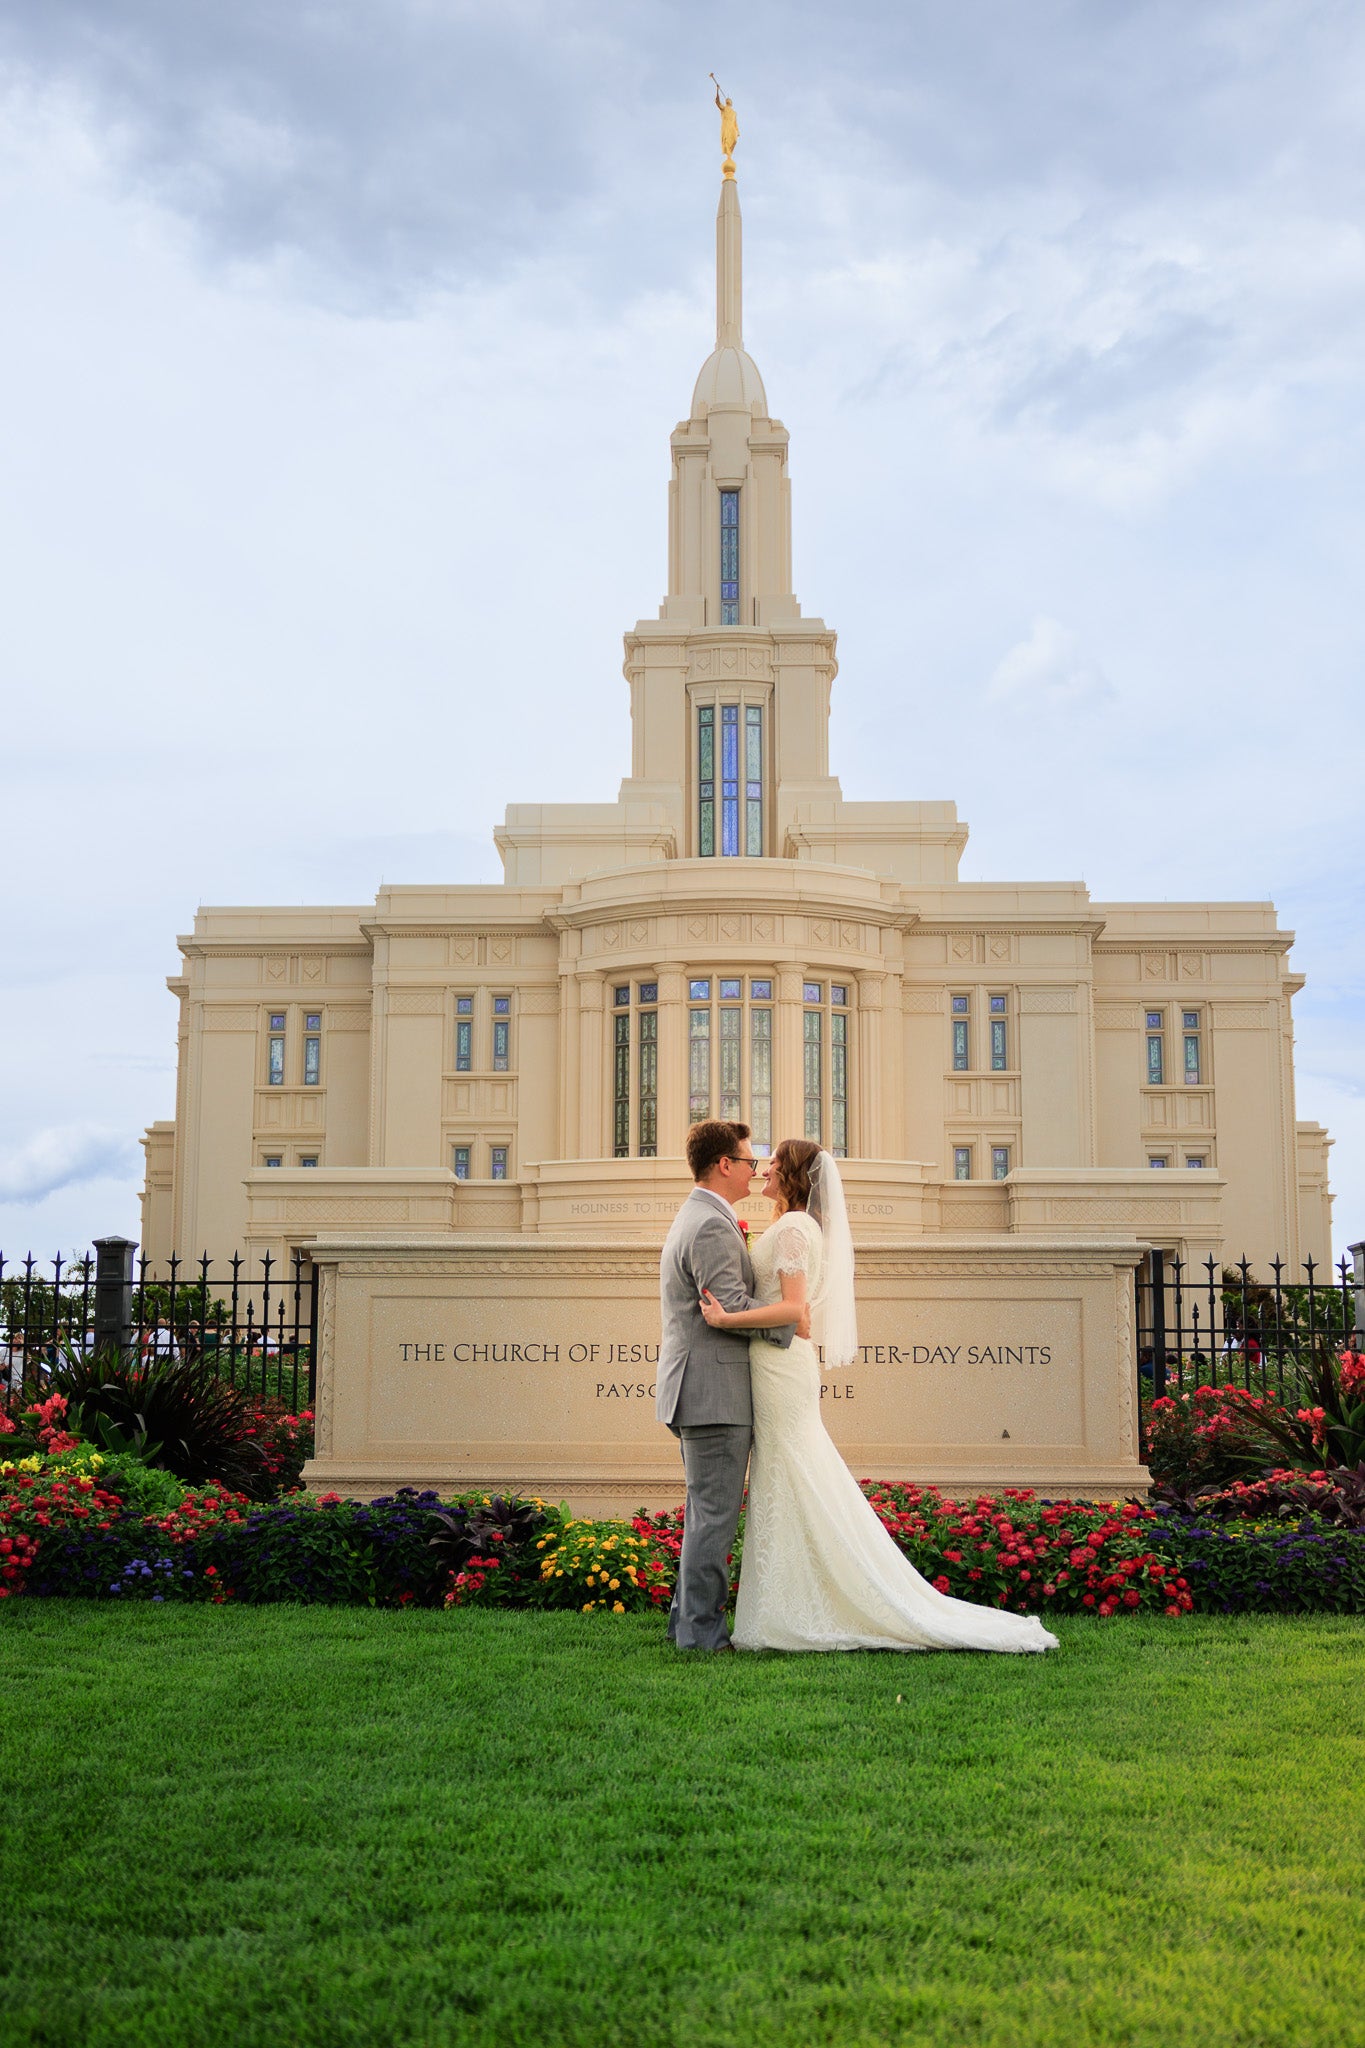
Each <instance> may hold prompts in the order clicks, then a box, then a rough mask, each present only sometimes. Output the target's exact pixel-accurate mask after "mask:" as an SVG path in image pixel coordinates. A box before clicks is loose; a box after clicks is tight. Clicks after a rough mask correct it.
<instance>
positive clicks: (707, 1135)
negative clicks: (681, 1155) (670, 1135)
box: [687, 1117, 749, 1180]
mask: <svg viewBox="0 0 1365 2048" xmlns="http://www.w3.org/2000/svg"><path fill="white" fill-rule="evenodd" d="M748 1135H749V1126H748V1125H747V1124H723V1123H721V1122H720V1121H719V1120H718V1119H717V1118H715V1117H710V1118H708V1119H707V1121H706V1122H705V1123H703V1124H693V1126H692V1128H691V1130H690V1131H689V1132H688V1134H687V1163H688V1165H689V1166H690V1167H691V1169H692V1178H693V1180H705V1178H706V1176H707V1174H708V1173H709V1172H710V1171H711V1168H712V1167H713V1166H714V1165H715V1163H716V1161H717V1160H718V1159H729V1158H731V1157H732V1156H733V1154H734V1150H735V1147H736V1146H737V1145H738V1144H739V1142H740V1140H741V1139H742V1138H747V1137H748Z"/></svg>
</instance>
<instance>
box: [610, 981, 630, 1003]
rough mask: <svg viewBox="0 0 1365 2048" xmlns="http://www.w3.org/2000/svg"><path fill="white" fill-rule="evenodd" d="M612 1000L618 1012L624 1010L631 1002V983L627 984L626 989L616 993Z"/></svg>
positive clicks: (618, 990)
mask: <svg viewBox="0 0 1365 2048" xmlns="http://www.w3.org/2000/svg"><path fill="white" fill-rule="evenodd" d="M612 1000H613V1001H614V1003H615V1005H616V1007H617V1009H618V1010H624V1009H625V1008H626V1006H627V1005H628V1003H629V1002H630V983H629V982H627V983H626V985H625V987H624V988H618V989H617V990H616V991H615V993H614V995H613V998H612Z"/></svg>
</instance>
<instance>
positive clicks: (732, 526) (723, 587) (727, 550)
mask: <svg viewBox="0 0 1365 2048" xmlns="http://www.w3.org/2000/svg"><path fill="white" fill-rule="evenodd" d="M720 622H721V624H722V626H737V625H738V624H739V492H738V491H722V492H721V494H720Z"/></svg>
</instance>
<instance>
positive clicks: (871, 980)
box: [848, 974, 894, 1159]
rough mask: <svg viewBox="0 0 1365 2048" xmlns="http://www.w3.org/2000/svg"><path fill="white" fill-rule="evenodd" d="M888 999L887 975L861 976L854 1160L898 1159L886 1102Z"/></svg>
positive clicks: (855, 1051) (855, 1049) (852, 1132)
mask: <svg viewBox="0 0 1365 2048" xmlns="http://www.w3.org/2000/svg"><path fill="white" fill-rule="evenodd" d="M885 999H886V976H885V975H884V974H860V975H859V976H858V1008H857V1011H856V1013H855V1016H854V1019H853V1023H854V1031H853V1032H852V1033H851V1034H850V1035H851V1036H852V1037H853V1039H854V1043H853V1044H852V1045H851V1046H850V1048H849V1052H850V1055H851V1058H852V1061H853V1075H852V1080H853V1086H852V1088H851V1089H850V1091H849V1094H850V1102H849V1108H850V1110H855V1107H856V1114H854V1115H852V1116H851V1117H850V1124H851V1129H850V1131H849V1134H848V1141H849V1142H848V1149H849V1152H850V1154H851V1155H852V1156H853V1157H854V1158H862V1159H890V1158H892V1157H894V1154H893V1153H892V1151H891V1148H890V1146H889V1144H888V1141H887V1139H888V1134H887V1130H886V1124H887V1121H888V1111H889V1110H890V1107H891V1105H890V1104H889V1103H888V1101H887V1099H886V1071H885V1070H886V1031H885V1025H884V1004H885Z"/></svg>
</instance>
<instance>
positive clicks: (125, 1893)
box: [0, 1600, 1365, 2048]
mask: <svg viewBox="0 0 1365 2048" xmlns="http://www.w3.org/2000/svg"><path fill="white" fill-rule="evenodd" d="M1058 1628H1059V1632H1060V1633H1061V1634H1062V1638H1063V1646H1062V1649H1061V1651H1060V1653H1059V1654H1057V1655H1055V1656H1052V1657H1048V1658H1035V1657H1021V1658H1012V1657H972V1656H922V1657H914V1656H906V1657H892V1656H854V1657H804V1658H802V1657H793V1658H776V1657H772V1658H769V1657H764V1658H752V1657H742V1656H741V1657H723V1658H710V1659H698V1658H679V1657H677V1656H676V1655H674V1654H672V1653H670V1652H669V1651H668V1649H667V1647H666V1646H665V1645H664V1643H663V1641H662V1627H661V1623H660V1621H659V1620H658V1619H657V1618H656V1617H654V1616H639V1617H635V1616H631V1617H626V1618H624V1619H615V1618H607V1617H601V1616H594V1617H592V1618H587V1617H583V1616H577V1615H564V1614H555V1615H544V1616H541V1615H536V1616H524V1615H514V1614H478V1613H472V1614H471V1613H465V1614H457V1615H450V1616H446V1615H440V1614H433V1613H387V1612H385V1613H378V1612H370V1611H357V1610H336V1609H332V1610H328V1609H322V1608H316V1607H313V1608H295V1609H288V1608H254V1609H252V1608H245V1609H240V1610H236V1611H234V1610H232V1609H230V1608H229V1609H219V1608H212V1607H174V1606H170V1607H156V1608H152V1607H148V1606H143V1607H137V1608H130V1609H124V1610H122V1611H118V1610H115V1609H113V1608H112V1607H109V1606H93V1605H92V1606H83V1605H77V1604H69V1603H67V1602H64V1601H51V1602H37V1601H34V1602H25V1601H22V1600H16V1601H13V1602H10V1603H6V1605H5V1606H4V1607H3V1608H0V1795H2V1796H3V1800H4V1805H3V1809H0V1812H2V1813H3V1829H2V1830H0V2041H3V2042H4V2043H5V2048H20V2044H33V2043H42V2044H51V2048H75V2044H79V2048H103V2044H105V2043H113V2042H119V2043H130V2044H137V2048H162V2044H165V2048H219V2044H222V2048H280V2044H294V2043H308V2044H312V2043H317V2044H320V2048H322V2044H325V2048H346V2044H351V2043H364V2044H367V2048H368V2044H375V2048H381V2044H382V2048H389V2044H399V2043H424V2044H442V2043H461V2044H464V2043H469V2044H480V2048H482V2044H487V2048H535V2044H542V2043H543V2044H547V2048H558V2044H579V2048H769V2044H777V2043H781V2044H783V2048H788V2044H790V2048H813V2044H816V2043H820V2042H840V2043H845V2042H848V2043H862V2044H867V2048H872V2044H882V2043H887V2044H890V2043H895V2044H897V2048H901V2044H911V2043H933V2044H936V2048H937V2044H942V2048H964V2044H968V2043H972V2044H975V2043H992V2044H999V2048H1033V2044H1037V2048H1071V2044H1077V2043H1085V2044H1094V2048H1120V2044H1128V2043H1132V2044H1143V2048H1146V2044H1151V2048H1233V2044H1243V2043H1244V2044H1246V2048H1280V2044H1283V2048H1316V2044H1318V2043H1322V2044H1331V2048H1350V2044H1365V1994H1362V1982H1365V1966H1363V1965H1362V1956H1363V1955H1365V1904H1363V1903H1362V1892H1363V1887H1365V1880H1363V1879H1362V1871H1363V1870H1365V1742H1362V1734H1363V1733H1365V1624H1362V1623H1361V1622H1360V1621H1358V1620H1337V1619H1323V1618H1319V1617H1312V1618H1305V1619H1302V1620H1293V1621H1269V1620H1247V1621H1229V1622H1218V1621H1206V1620H1193V1621H1183V1622H1169V1621H1166V1620H1164V1619H1160V1620H1158V1619H1152V1620H1139V1621H1122V1622H1114V1623H1110V1624H1103V1623H1095V1622H1089V1621H1087V1622H1079V1621H1072V1622H1061V1623H1059V1624H1058ZM898 1694H901V1695H903V1696H904V1697H903V1699H901V1700H899V1701H898V1697H897V1696H898Z"/></svg>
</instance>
